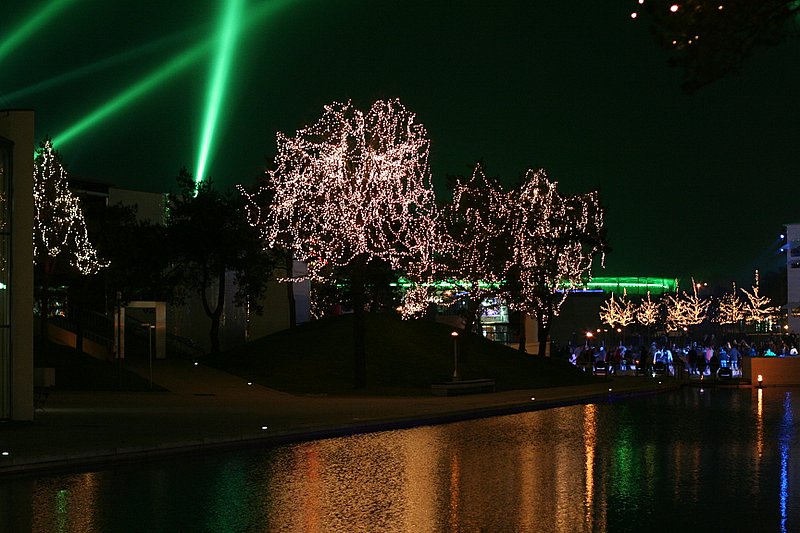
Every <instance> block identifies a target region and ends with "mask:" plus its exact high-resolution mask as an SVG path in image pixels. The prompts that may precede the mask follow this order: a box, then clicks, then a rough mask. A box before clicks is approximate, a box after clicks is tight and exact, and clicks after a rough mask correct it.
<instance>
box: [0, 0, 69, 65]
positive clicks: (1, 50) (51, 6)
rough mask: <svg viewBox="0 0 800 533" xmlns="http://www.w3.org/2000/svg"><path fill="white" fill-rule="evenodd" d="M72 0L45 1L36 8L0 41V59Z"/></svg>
mask: <svg viewBox="0 0 800 533" xmlns="http://www.w3.org/2000/svg"><path fill="white" fill-rule="evenodd" d="M71 3H72V0H63V1H54V2H45V7H44V8H42V9H40V10H38V11H37V12H36V15H34V16H33V17H31V18H30V19H28V21H27V22H25V23H24V24H23V25H22V26H20V27H19V28H18V29H17V31H15V32H13V33H11V34H10V35H8V36H6V37H5V38H4V39H3V41H2V43H0V61H2V60H3V59H5V57H6V56H7V55H8V54H10V53H11V51H12V50H14V49H15V48H17V47H18V46H19V45H21V44H22V43H23V42H25V40H26V39H27V38H28V37H30V36H31V35H33V34H34V33H35V32H36V31H38V30H39V29H40V28H42V26H44V25H45V24H47V23H48V22H50V20H51V19H52V18H53V17H55V16H56V14H57V13H58V12H59V11H61V10H62V9H64V8H65V7H67V6H68V5H70V4H71Z"/></svg>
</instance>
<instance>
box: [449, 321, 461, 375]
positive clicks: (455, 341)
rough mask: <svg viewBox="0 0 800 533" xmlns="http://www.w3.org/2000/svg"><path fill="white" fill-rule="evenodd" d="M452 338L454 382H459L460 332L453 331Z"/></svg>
mask: <svg viewBox="0 0 800 533" xmlns="http://www.w3.org/2000/svg"><path fill="white" fill-rule="evenodd" d="M450 336H451V337H453V381H458V379H459V377H458V332H457V331H453V332H451V333H450Z"/></svg>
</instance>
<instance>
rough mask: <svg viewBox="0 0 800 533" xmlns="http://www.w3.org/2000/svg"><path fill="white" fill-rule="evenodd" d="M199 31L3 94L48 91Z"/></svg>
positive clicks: (16, 95)
mask: <svg viewBox="0 0 800 533" xmlns="http://www.w3.org/2000/svg"><path fill="white" fill-rule="evenodd" d="M199 32H200V30H199V29H195V30H189V31H184V32H181V33H178V34H175V35H170V36H168V37H164V38H162V39H159V40H157V41H155V42H152V43H148V44H145V45H143V46H139V47H137V48H135V49H133V50H128V51H125V52H122V53H119V54H116V55H113V56H111V57H107V58H105V59H101V60H100V61H96V62H94V63H92V64H90V65H84V66H82V67H79V68H76V69H74V70H70V71H69V72H64V73H63V74H59V75H58V76H54V77H52V78H50V79H48V80H44V81H40V82H39V83H35V84H33V85H29V86H28V87H24V88H22V89H18V90H16V91H14V92H12V93H5V94H4V95H3V96H4V97H5V98H6V99H7V100H9V101H14V100H17V99H19V98H24V97H26V96H29V95H31V94H36V93H40V92H42V91H46V90H47V89H51V88H53V87H57V86H59V85H63V84H65V83H68V82H70V81H73V80H77V79H79V78H81V77H83V76H88V75H90V74H94V73H95V72H100V71H101V70H104V69H107V68H111V67H114V66H116V65H119V64H122V63H125V62H127V61H131V60H133V59H137V58H139V57H141V56H144V55H147V54H150V53H152V52H155V51H158V50H160V49H162V48H164V47H166V46H169V45H172V44H174V43H178V42H181V41H183V40H185V39H187V38H188V37H190V36H191V35H193V34H198V33H199Z"/></svg>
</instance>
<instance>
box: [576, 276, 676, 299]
mask: <svg viewBox="0 0 800 533" xmlns="http://www.w3.org/2000/svg"><path fill="white" fill-rule="evenodd" d="M579 291H583V292H606V293H608V292H613V293H616V294H622V293H623V291H625V292H627V294H628V295H629V296H647V294H648V293H650V294H652V295H653V296H661V295H662V294H666V293H671V292H672V293H674V292H677V291H678V279H676V278H655V277H642V276H617V277H595V278H592V280H591V281H589V282H588V283H585V284H584V285H583V287H582V288H581V289H579Z"/></svg>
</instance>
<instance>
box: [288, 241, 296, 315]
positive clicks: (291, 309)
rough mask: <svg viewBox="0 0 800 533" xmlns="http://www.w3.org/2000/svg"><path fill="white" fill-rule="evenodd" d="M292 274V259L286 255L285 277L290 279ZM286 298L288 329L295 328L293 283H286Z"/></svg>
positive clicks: (290, 255) (289, 255)
mask: <svg viewBox="0 0 800 533" xmlns="http://www.w3.org/2000/svg"><path fill="white" fill-rule="evenodd" d="M293 274H294V258H293V257H292V254H291V253H287V254H286V277H287V278H289V279H292V275H293ZM286 297H287V298H288V299H289V327H290V328H294V327H295V326H297V302H295V300H294V283H293V282H291V281H289V282H287V283H286Z"/></svg>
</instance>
